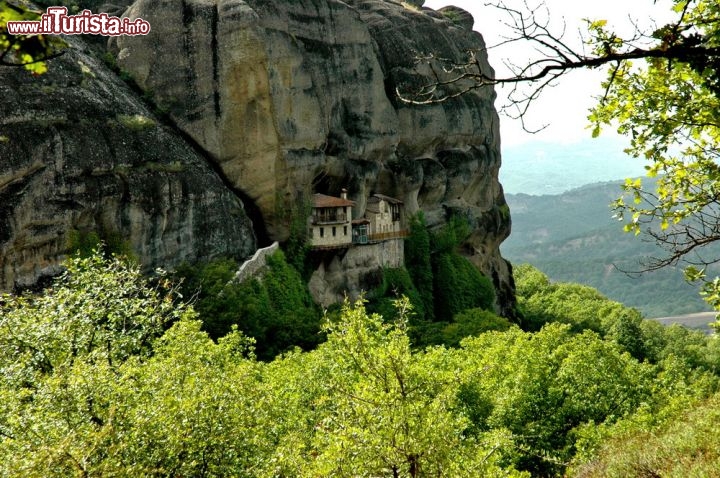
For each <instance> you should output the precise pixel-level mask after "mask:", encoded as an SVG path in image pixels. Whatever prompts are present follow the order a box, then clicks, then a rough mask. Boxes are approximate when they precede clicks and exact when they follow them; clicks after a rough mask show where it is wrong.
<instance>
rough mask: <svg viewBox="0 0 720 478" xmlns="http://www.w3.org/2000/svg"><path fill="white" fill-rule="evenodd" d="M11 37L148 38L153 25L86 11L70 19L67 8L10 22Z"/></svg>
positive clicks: (137, 19)
mask: <svg viewBox="0 0 720 478" xmlns="http://www.w3.org/2000/svg"><path fill="white" fill-rule="evenodd" d="M7 31H8V33H9V34H10V35H104V36H119V35H147V34H148V33H150V23H149V22H146V21H145V20H143V19H142V18H136V19H134V20H130V19H129V18H127V17H126V18H119V17H111V16H109V15H108V14H107V13H98V14H95V13H92V12H91V11H90V10H83V11H82V12H81V13H78V14H77V15H68V10H67V7H49V8H48V9H47V11H46V13H43V14H42V15H41V16H40V20H36V21H9V22H7Z"/></svg>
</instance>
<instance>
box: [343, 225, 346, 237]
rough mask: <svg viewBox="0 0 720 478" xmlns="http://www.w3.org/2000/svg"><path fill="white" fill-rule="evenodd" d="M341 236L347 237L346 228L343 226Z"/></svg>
mask: <svg viewBox="0 0 720 478" xmlns="http://www.w3.org/2000/svg"><path fill="white" fill-rule="evenodd" d="M343 236H347V226H343Z"/></svg>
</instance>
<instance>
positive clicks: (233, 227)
mask: <svg viewBox="0 0 720 478" xmlns="http://www.w3.org/2000/svg"><path fill="white" fill-rule="evenodd" d="M71 44H72V47H73V48H72V49H71V50H69V51H68V52H67V53H66V54H65V55H63V56H61V57H59V58H57V59H54V60H52V61H51V63H50V69H49V71H48V73H46V74H45V75H42V76H40V77H38V78H33V77H31V76H30V75H29V74H28V73H27V72H25V71H24V70H22V69H19V68H0V111H2V115H0V290H3V289H4V290H9V289H13V288H16V287H24V286H29V285H32V284H34V283H36V282H37V281H38V280H39V279H41V278H42V277H43V276H45V275H52V274H54V273H56V272H57V271H58V268H59V266H58V264H59V263H60V262H61V260H62V259H63V258H64V256H65V255H66V254H67V253H68V245H69V242H70V236H71V235H72V234H71V232H73V233H75V234H79V235H83V234H89V233H91V232H92V233H97V234H98V235H100V236H101V237H104V238H106V239H111V240H119V241H124V242H126V244H128V245H129V246H130V247H131V248H132V250H133V251H134V253H135V254H136V255H137V256H138V258H139V259H140V261H141V262H142V264H143V265H144V266H145V267H146V268H147V269H149V270H151V269H152V268H154V267H156V266H163V267H172V266H174V265H177V264H179V263H181V262H182V261H186V260H187V261H194V260H198V259H210V258H212V257H215V256H218V255H232V256H237V257H245V256H247V255H249V254H251V253H252V252H253V251H254V249H255V236H254V233H253V230H252V226H251V223H250V221H249V219H248V217H247V215H246V213H245V211H244V207H243V204H242V202H241V201H240V200H239V199H238V198H237V197H236V196H235V195H234V194H233V193H232V192H231V190H230V189H228V187H227V186H226V185H225V184H224V183H223V181H222V180H221V178H220V177H219V176H218V175H217V174H216V173H215V172H214V171H213V170H212V168H211V167H210V166H209V165H208V163H207V162H206V161H205V160H204V159H203V158H202V156H200V155H199V154H198V153H197V152H196V151H195V150H193V148H192V147H190V146H189V145H188V143H187V142H186V141H184V140H183V139H182V138H181V137H180V136H179V135H178V134H176V133H173V132H172V131H171V130H169V129H168V128H166V127H164V126H162V125H160V124H159V122H158V120H157V118H156V117H155V116H154V115H153V114H152V113H151V112H150V111H149V110H148V109H147V108H146V107H145V106H144V105H143V104H142V103H141V102H140V101H139V100H138V99H137V96H136V95H135V93H134V92H133V91H131V90H130V89H129V88H128V87H127V86H126V85H125V84H124V83H123V82H122V81H120V80H119V79H118V78H117V76H116V75H115V74H114V73H112V72H111V71H109V70H108V69H107V68H106V67H105V65H104V64H102V63H100V62H98V61H97V60H95V59H93V58H91V57H90V56H89V55H86V54H85V53H84V52H83V50H84V49H85V45H84V44H83V43H82V42H81V41H80V40H79V39H72V40H71Z"/></svg>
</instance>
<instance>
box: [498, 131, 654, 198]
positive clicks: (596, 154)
mask: <svg viewBox="0 0 720 478" xmlns="http://www.w3.org/2000/svg"><path fill="white" fill-rule="evenodd" d="M626 147H627V141H625V140H622V139H618V138H612V137H608V138H605V137H600V138H596V139H589V140H587V141H583V142H582V143H580V144H577V143H575V144H557V143H547V142H538V141H533V142H531V143H526V144H522V145H519V146H508V147H503V153H502V167H501V168H500V182H501V183H502V185H503V188H504V189H505V192H506V193H511V194H520V193H524V194H533V195H542V194H561V193H563V192H565V191H568V190H570V189H574V188H577V187H580V186H583V185H585V184H591V183H598V182H602V181H612V180H616V179H618V178H626V177H631V176H633V177H638V176H642V175H644V174H645V164H646V163H645V162H643V161H642V160H640V159H636V158H632V157H630V156H628V155H627V154H625V153H624V152H623V149H624V148H626Z"/></svg>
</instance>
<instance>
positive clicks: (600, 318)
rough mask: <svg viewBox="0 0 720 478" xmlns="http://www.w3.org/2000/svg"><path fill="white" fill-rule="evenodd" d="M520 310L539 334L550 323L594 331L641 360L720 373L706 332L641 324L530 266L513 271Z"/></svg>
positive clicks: (717, 350) (630, 313)
mask: <svg viewBox="0 0 720 478" xmlns="http://www.w3.org/2000/svg"><path fill="white" fill-rule="evenodd" d="M514 274H515V283H516V285H517V291H518V305H519V307H520V310H521V312H522V314H523V316H524V318H525V322H524V323H523V326H524V327H525V328H526V329H528V330H538V329H539V328H540V327H542V326H543V325H544V324H546V323H553V322H559V323H564V324H568V325H570V326H571V328H572V330H573V331H575V332H581V331H582V330H586V329H589V330H593V331H595V332H597V333H599V334H600V335H601V336H603V337H605V338H606V339H607V340H609V341H612V342H614V343H615V344H617V345H618V346H620V347H621V348H622V349H623V350H625V351H627V352H628V353H630V354H631V355H632V356H633V357H635V358H636V359H638V360H647V361H649V362H651V363H660V362H662V361H663V360H665V359H667V358H669V357H671V356H674V357H676V359H678V360H681V361H682V362H683V363H685V365H686V366H687V367H688V368H694V369H702V370H706V371H709V372H712V373H717V372H718V371H719V370H720V343H718V341H717V340H715V339H714V338H713V337H708V336H706V335H705V334H703V333H702V332H698V331H691V330H688V329H686V328H683V327H681V326H679V325H673V326H670V327H664V326H662V325H660V324H659V323H658V322H654V321H651V320H643V319H642V316H641V315H640V314H639V313H638V312H637V311H636V310H634V309H630V308H628V307H625V306H623V305H622V304H619V303H617V302H613V301H611V300H609V299H607V298H605V297H603V296H602V295H601V294H599V293H598V292H597V291H596V290H594V289H592V288H590V287H586V286H581V285H578V284H565V283H550V281H549V280H548V279H547V276H545V275H544V274H542V273H541V272H540V271H538V270H537V269H535V268H534V267H532V266H529V265H521V266H518V267H515V269H514Z"/></svg>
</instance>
